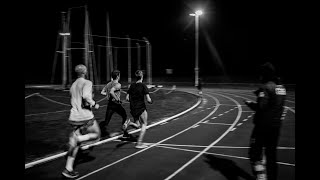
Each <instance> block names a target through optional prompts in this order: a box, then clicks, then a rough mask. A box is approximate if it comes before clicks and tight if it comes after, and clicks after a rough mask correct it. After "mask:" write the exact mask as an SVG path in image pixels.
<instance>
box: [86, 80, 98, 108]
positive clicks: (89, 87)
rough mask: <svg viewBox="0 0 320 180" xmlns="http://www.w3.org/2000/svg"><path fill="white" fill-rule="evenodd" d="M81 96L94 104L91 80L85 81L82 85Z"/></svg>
mask: <svg viewBox="0 0 320 180" xmlns="http://www.w3.org/2000/svg"><path fill="white" fill-rule="evenodd" d="M83 98H84V99H85V100H86V101H87V102H88V103H89V104H90V105H91V106H94V105H95V104H96V102H95V101H94V100H93V99H92V82H90V81H89V82H87V83H85V84H84V87H83Z"/></svg>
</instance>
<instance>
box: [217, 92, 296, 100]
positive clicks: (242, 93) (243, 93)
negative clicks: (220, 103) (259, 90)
mask: <svg viewBox="0 0 320 180" xmlns="http://www.w3.org/2000/svg"><path fill="white" fill-rule="evenodd" d="M220 92H226V91H220ZM233 93H234V92H233ZM239 94H241V95H245V96H251V97H256V96H254V95H251V94H247V93H245V92H239ZM285 101H288V102H290V103H296V102H295V101H290V100H288V99H286V100H285Z"/></svg>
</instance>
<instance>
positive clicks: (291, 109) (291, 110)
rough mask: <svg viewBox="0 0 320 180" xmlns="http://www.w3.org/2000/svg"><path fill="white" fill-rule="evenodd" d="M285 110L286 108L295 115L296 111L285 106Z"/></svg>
mask: <svg viewBox="0 0 320 180" xmlns="http://www.w3.org/2000/svg"><path fill="white" fill-rule="evenodd" d="M285 108H287V109H288V110H290V111H291V112H293V113H296V111H295V110H294V109H292V108H290V107H288V106H285Z"/></svg>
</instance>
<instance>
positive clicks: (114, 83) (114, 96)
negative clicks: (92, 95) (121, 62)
mask: <svg viewBox="0 0 320 180" xmlns="http://www.w3.org/2000/svg"><path fill="white" fill-rule="evenodd" d="M111 78H112V79H111V81H110V82H109V83H108V84H107V85H106V86H105V87H104V88H103V89H102V91H101V94H103V95H106V96H107V99H108V107H107V111H106V115H105V120H104V121H102V122H100V124H99V125H100V128H101V136H106V135H109V136H110V134H109V132H108V131H107V130H106V127H107V126H108V124H109V122H110V120H111V117H112V115H113V113H115V112H116V113H118V114H119V115H120V116H121V118H122V130H123V137H131V136H130V135H129V133H128V131H127V127H128V124H129V123H130V119H129V118H128V119H127V113H126V110H125V109H124V108H123V107H122V101H121V100H120V93H121V92H120V90H121V84H120V83H119V80H120V71H119V70H114V71H113V72H112V74H111ZM111 136H112V135H111Z"/></svg>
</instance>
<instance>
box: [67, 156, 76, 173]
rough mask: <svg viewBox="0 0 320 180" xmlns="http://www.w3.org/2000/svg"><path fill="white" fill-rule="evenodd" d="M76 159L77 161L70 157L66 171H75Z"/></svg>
mask: <svg viewBox="0 0 320 180" xmlns="http://www.w3.org/2000/svg"><path fill="white" fill-rule="evenodd" d="M74 159H75V158H74V157H72V156H68V159H67V164H66V169H67V170H68V171H73V163H74Z"/></svg>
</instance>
